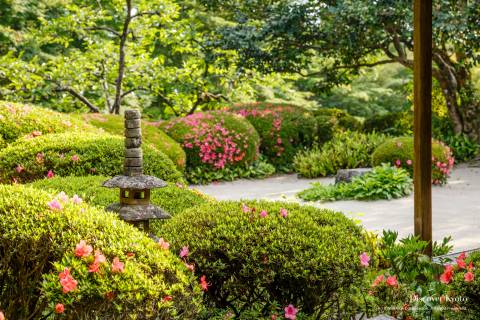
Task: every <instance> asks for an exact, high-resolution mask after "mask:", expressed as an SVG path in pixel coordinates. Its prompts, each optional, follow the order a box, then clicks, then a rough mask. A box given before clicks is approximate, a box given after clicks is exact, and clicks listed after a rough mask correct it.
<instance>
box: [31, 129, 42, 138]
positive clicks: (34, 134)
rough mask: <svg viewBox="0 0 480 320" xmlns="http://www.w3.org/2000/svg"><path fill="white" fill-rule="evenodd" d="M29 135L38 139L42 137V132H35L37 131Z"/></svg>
mask: <svg viewBox="0 0 480 320" xmlns="http://www.w3.org/2000/svg"><path fill="white" fill-rule="evenodd" d="M31 135H32V137H34V138H36V137H39V136H41V135H42V131H37V130H35V131H32V133H31Z"/></svg>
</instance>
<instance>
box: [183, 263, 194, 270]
mask: <svg viewBox="0 0 480 320" xmlns="http://www.w3.org/2000/svg"><path fill="white" fill-rule="evenodd" d="M185 267H187V269H188V270H190V271H192V272H194V271H195V266H194V265H193V264H189V263H185Z"/></svg>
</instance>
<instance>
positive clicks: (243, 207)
mask: <svg viewBox="0 0 480 320" xmlns="http://www.w3.org/2000/svg"><path fill="white" fill-rule="evenodd" d="M242 211H243V212H245V213H247V212H250V208H249V207H248V206H247V205H246V204H245V203H242Z"/></svg>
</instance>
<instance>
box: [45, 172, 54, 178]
mask: <svg viewBox="0 0 480 320" xmlns="http://www.w3.org/2000/svg"><path fill="white" fill-rule="evenodd" d="M53 177H55V173H53V171H52V170H48V172H47V178H48V179H52V178H53Z"/></svg>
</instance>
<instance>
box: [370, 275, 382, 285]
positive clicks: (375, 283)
mask: <svg viewBox="0 0 480 320" xmlns="http://www.w3.org/2000/svg"><path fill="white" fill-rule="evenodd" d="M384 279H385V276H384V275H383V274H381V275H379V276H378V277H376V278H375V280H373V283H372V287H376V286H378V285H379V284H380V283H382V282H383V280H384Z"/></svg>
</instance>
